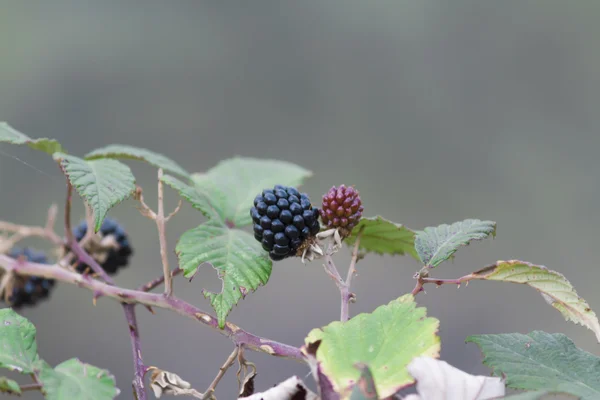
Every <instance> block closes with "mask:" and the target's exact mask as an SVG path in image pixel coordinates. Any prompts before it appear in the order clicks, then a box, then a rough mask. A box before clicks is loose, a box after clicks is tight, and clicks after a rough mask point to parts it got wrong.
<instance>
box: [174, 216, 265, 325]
mask: <svg viewBox="0 0 600 400" xmlns="http://www.w3.org/2000/svg"><path fill="white" fill-rule="evenodd" d="M176 252H177V255H178V257H179V266H180V267H181V268H182V269H183V270H184V274H185V276H186V277H191V276H193V275H194V273H195V272H196V270H197V268H198V266H199V265H200V264H202V263H205V262H208V263H211V264H212V265H213V266H214V267H215V269H216V270H217V271H218V274H219V277H220V278H221V280H222V281H223V288H222V290H221V292H220V293H213V292H208V291H204V296H205V297H207V298H208V299H209V300H210V303H211V305H212V306H213V308H214V309H215V312H216V313H217V317H218V319H219V326H220V327H223V326H225V318H226V317H227V315H228V314H229V312H230V311H231V309H232V308H233V306H234V305H236V304H237V302H238V301H239V300H240V299H241V298H242V297H244V296H245V295H246V294H247V293H249V292H251V291H254V290H256V289H258V287H259V285H264V284H266V283H267V281H268V280H269V277H270V276H271V267H272V262H271V260H269V258H268V255H267V253H266V252H265V251H264V250H263V249H262V247H261V245H260V243H258V242H257V241H256V239H254V237H253V236H252V235H251V234H249V233H248V232H245V231H242V230H239V229H228V228H227V227H226V226H223V225H221V224H220V223H219V222H215V221H212V222H211V221H209V222H207V223H205V224H202V225H200V226H198V227H197V228H194V229H191V230H189V231H187V232H185V233H184V234H183V235H181V237H180V238H179V242H178V243H177V247H176Z"/></svg>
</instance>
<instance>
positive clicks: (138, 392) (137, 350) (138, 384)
mask: <svg viewBox="0 0 600 400" xmlns="http://www.w3.org/2000/svg"><path fill="white" fill-rule="evenodd" d="M123 310H124V311H125V318H126V319H127V324H128V325H129V336H130V337H131V350H132V352H133V366H134V370H135V377H134V378H133V382H132V385H133V390H134V392H135V396H136V399H137V400H146V398H147V397H146V388H145V387H144V375H145V374H146V371H147V368H146V366H145V365H144V360H143V359H142V348H141V344H140V332H139V328H138V324H137V319H136V317H135V305H134V304H123Z"/></svg>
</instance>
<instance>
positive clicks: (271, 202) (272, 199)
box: [263, 193, 277, 206]
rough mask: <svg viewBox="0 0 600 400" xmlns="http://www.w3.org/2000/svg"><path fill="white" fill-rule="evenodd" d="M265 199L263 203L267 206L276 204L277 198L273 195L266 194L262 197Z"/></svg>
mask: <svg viewBox="0 0 600 400" xmlns="http://www.w3.org/2000/svg"><path fill="white" fill-rule="evenodd" d="M263 197H264V199H265V203H267V205H269V206H270V205H274V204H277V196H275V195H274V194H273V193H266V194H265V195H264V196H263Z"/></svg>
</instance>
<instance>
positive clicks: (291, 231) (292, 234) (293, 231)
mask: <svg viewBox="0 0 600 400" xmlns="http://www.w3.org/2000/svg"><path fill="white" fill-rule="evenodd" d="M285 235H286V236H287V237H289V238H290V239H297V238H298V236H300V231H298V228H296V227H295V226H294V225H288V226H286V227H285Z"/></svg>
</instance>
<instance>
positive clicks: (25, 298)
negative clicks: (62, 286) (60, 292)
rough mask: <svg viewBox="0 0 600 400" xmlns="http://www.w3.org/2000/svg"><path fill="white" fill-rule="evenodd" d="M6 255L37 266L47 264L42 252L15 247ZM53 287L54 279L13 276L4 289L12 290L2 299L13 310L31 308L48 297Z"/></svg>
mask: <svg viewBox="0 0 600 400" xmlns="http://www.w3.org/2000/svg"><path fill="white" fill-rule="evenodd" d="M7 255H8V256H9V257H12V258H19V257H24V258H25V259H26V260H27V261H31V262H35V263H38V264H48V259H47V258H46V254H44V252H41V251H35V250H32V249H30V248H27V247H26V248H24V249H19V248H16V247H15V248H13V249H12V250H11V251H10V252H9V253H8V254H7ZM53 286H54V279H46V278H41V277H38V276H20V275H15V276H14V280H13V282H11V283H10V284H9V285H8V287H7V288H5V289H9V290H10V288H12V290H11V291H10V292H9V293H6V294H5V296H4V299H5V301H6V302H7V303H8V304H9V305H10V306H11V307H13V308H20V307H22V306H25V305H30V306H32V305H35V304H36V303H37V302H38V301H40V300H43V299H45V298H46V297H48V295H49V294H50V289H52V287H53Z"/></svg>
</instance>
